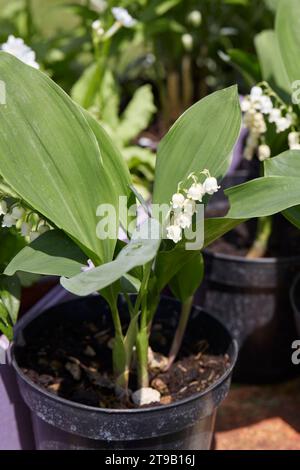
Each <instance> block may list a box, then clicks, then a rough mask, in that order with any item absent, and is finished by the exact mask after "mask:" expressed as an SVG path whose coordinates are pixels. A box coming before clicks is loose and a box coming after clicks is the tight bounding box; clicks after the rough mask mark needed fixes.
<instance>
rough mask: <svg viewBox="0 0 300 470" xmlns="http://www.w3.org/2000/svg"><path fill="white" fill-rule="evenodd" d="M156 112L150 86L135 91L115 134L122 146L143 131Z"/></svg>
mask: <svg viewBox="0 0 300 470" xmlns="http://www.w3.org/2000/svg"><path fill="white" fill-rule="evenodd" d="M155 111H156V107H155V105H154V97H153V93H152V89H151V85H144V86H142V87H140V88H138V89H137V91H136V92H135V94H134V95H133V98H132V100H131V101H130V102H129V104H128V105H127V108H126V109H125V111H124V112H123V114H122V116H121V120H120V124H119V127H118V128H117V130H116V134H117V136H118V138H119V139H120V141H121V142H122V143H123V145H125V144H127V143H129V142H130V141H131V140H132V139H134V138H135V137H137V136H138V135H139V134H140V133H141V132H142V131H143V130H145V129H146V128H147V127H148V125H149V124H150V121H151V119H152V117H153V114H154V113H155Z"/></svg>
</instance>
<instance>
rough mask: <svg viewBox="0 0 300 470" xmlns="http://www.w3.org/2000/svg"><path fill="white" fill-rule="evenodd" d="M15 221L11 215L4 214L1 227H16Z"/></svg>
mask: <svg viewBox="0 0 300 470" xmlns="http://www.w3.org/2000/svg"><path fill="white" fill-rule="evenodd" d="M16 223H17V219H15V218H14V217H13V216H12V215H11V214H5V216H4V217H3V220H2V227H7V228H11V227H13V226H14V225H16Z"/></svg>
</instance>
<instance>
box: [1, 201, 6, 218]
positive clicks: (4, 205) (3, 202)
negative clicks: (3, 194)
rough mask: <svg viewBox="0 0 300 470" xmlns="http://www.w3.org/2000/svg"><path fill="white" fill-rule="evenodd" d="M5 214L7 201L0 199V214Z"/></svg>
mask: <svg viewBox="0 0 300 470" xmlns="http://www.w3.org/2000/svg"><path fill="white" fill-rule="evenodd" d="M5 214H7V202H6V201H4V200H2V201H0V216H1V215H5Z"/></svg>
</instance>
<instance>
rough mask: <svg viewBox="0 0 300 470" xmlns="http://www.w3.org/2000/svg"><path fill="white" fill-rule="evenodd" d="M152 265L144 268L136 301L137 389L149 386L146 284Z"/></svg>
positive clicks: (149, 264)
mask: <svg viewBox="0 0 300 470" xmlns="http://www.w3.org/2000/svg"><path fill="white" fill-rule="evenodd" d="M151 268H152V263H151V262H150V263H148V264H147V265H146V266H145V267H144V275H143V279H142V285H141V289H140V292H139V296H138V299H137V301H139V302H140V305H139V307H141V321H140V328H139V331H138V334H137V339H136V352H137V371H138V384H139V388H143V387H148V386H149V376H148V348H149V335H148V304H147V295H148V284H149V279H150V274H151Z"/></svg>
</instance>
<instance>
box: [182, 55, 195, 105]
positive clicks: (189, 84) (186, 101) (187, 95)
mask: <svg viewBox="0 0 300 470" xmlns="http://www.w3.org/2000/svg"><path fill="white" fill-rule="evenodd" d="M193 94H194V85H193V77H192V59H191V56H190V55H185V56H184V57H183V59H182V95H183V108H184V109H188V108H189V107H190V106H191V105H192V104H193Z"/></svg>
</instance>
